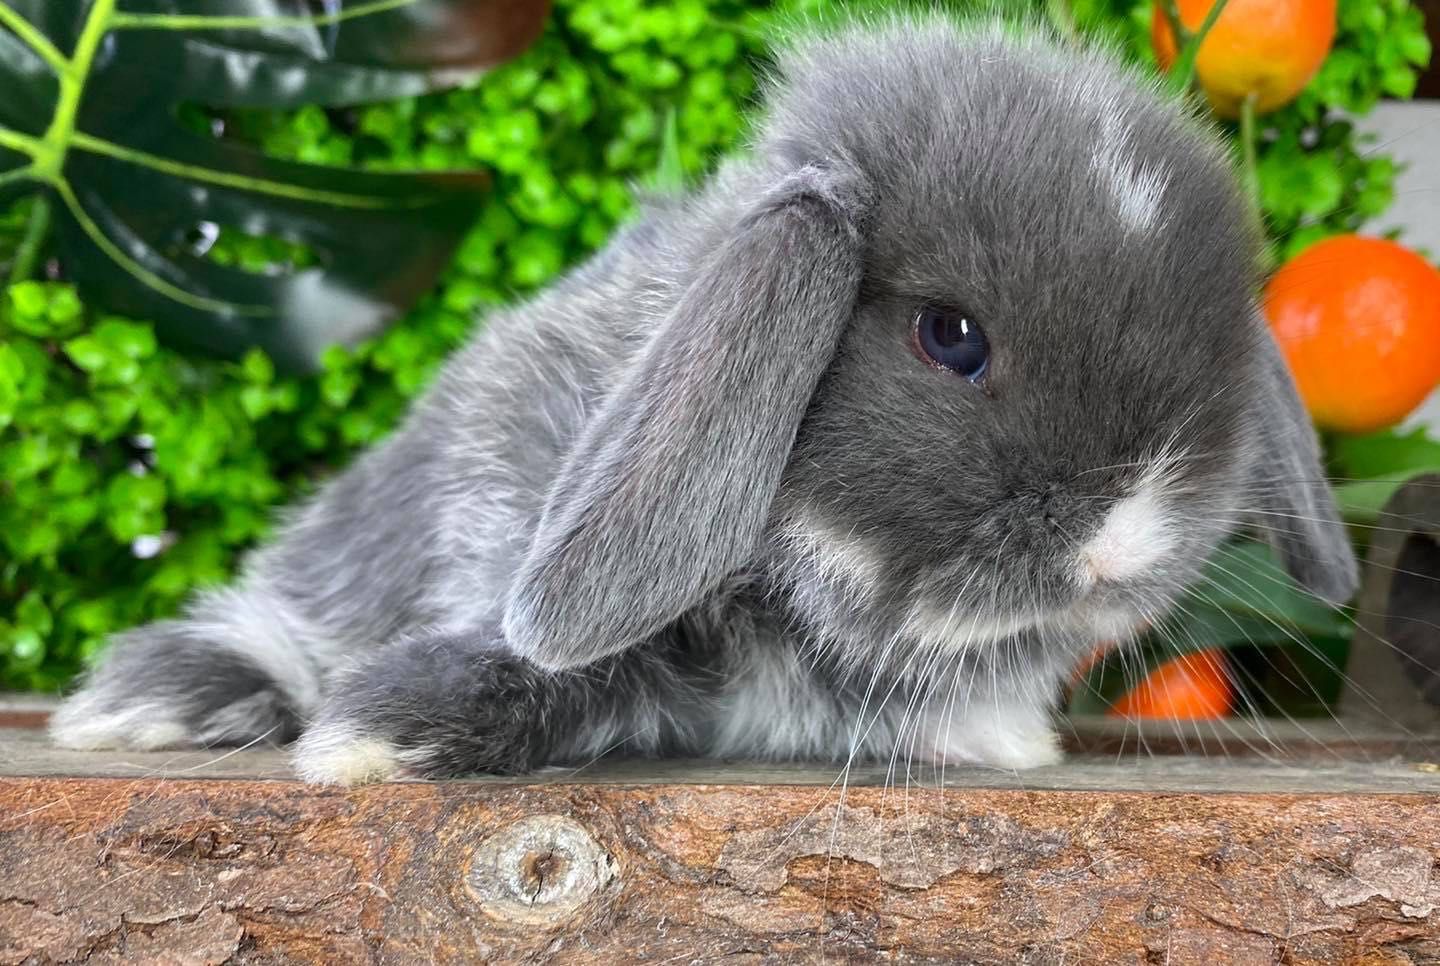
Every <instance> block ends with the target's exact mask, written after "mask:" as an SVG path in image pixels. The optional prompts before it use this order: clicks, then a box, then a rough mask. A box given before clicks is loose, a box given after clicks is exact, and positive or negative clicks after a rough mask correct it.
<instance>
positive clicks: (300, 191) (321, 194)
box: [70, 131, 428, 209]
mask: <svg viewBox="0 0 1440 966" xmlns="http://www.w3.org/2000/svg"><path fill="white" fill-rule="evenodd" d="M70 146H71V147H72V148H74V149H75V150H77V151H88V152H90V153H91V154H100V155H104V156H105V157H107V158H114V159H115V160H117V161H124V162H127V163H129V164H134V165H139V166H140V167H144V168H149V169H151V170H152V171H160V172H163V173H165V174H170V175H174V176H176V177H178V178H186V179H188V180H190V181H199V182H202V183H205V184H217V185H221V186H222V187H226V188H236V189H238V190H240V191H252V192H254V193H255V194H263V195H272V196H274V197H277V198H294V199H295V200H297V201H311V202H316V203H319V204H326V205H334V206H335V207H337V208H374V209H384V208H406V207H416V206H418V205H423V204H426V203H428V202H427V200H426V199H424V198H416V199H415V200H413V201H407V200H406V199H403V198H397V199H388V198H374V197H371V196H369V195H357V194H348V193H346V192H342V191H326V190H324V189H321V188H309V187H304V186H302V185H292V184H286V183H284V182H281V181H271V180H268V179H266V178H252V177H250V176H249V175H239V174H230V173H229V172H226V171H213V170H211V169H210V168H203V167H200V166H198V165H193V164H184V163H182V162H179V161H171V160H170V159H169V158H163V157H161V156H160V155H158V154H150V153H149V152H147V151H137V150H135V149H134V148H127V147H125V146H123V145H120V144H115V143H113V142H110V141H106V140H104V139H103V138H97V137H93V136H91V135H89V134H86V133H85V132H84V131H75V132H74V133H73V134H71V136H70Z"/></svg>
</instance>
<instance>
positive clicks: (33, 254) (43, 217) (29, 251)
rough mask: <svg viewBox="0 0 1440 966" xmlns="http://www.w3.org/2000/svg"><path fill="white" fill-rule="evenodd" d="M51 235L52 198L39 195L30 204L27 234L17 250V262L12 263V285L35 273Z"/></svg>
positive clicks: (21, 239) (26, 226)
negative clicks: (41, 253)
mask: <svg viewBox="0 0 1440 966" xmlns="http://www.w3.org/2000/svg"><path fill="white" fill-rule="evenodd" d="M49 234H50V197H49V195H45V194H38V195H36V196H35V200H34V201H32V202H31V203H30V217H29V218H28V219H26V222H25V234H24V235H23V236H21V238H20V244H19V246H18V247H16V249H15V260H14V261H13V262H11V263H10V284H11V285H15V284H16V283H18V282H24V281H26V280H28V279H29V278H30V276H31V275H33V274H34V273H35V265H36V263H37V262H39V261H40V252H41V250H42V248H43V247H44V245H45V238H46V236H48V235H49Z"/></svg>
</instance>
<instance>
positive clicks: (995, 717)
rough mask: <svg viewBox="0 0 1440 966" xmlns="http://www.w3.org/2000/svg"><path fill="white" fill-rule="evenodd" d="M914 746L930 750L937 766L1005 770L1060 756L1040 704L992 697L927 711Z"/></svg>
mask: <svg viewBox="0 0 1440 966" xmlns="http://www.w3.org/2000/svg"><path fill="white" fill-rule="evenodd" d="M916 750H917V751H920V750H923V751H924V752H925V753H927V754H930V755H932V756H933V757H934V759H935V763H936V764H937V765H940V764H943V765H962V764H964V765H984V766H987V767H990V768H1003V769H1006V770H1007V771H1019V770H1021V769H1025V768H1041V767H1044V766H1045V765H1056V764H1059V763H1060V762H1061V761H1062V760H1064V757H1065V754H1064V752H1063V751H1061V750H1060V736H1059V735H1057V734H1056V733H1055V729H1054V728H1052V727H1051V725H1050V716H1049V714H1048V713H1047V712H1046V711H1045V709H1044V708H1036V707H1033V706H1030V705H1024V704H995V703H991V702H985V703H977V704H974V705H972V706H971V707H969V708H965V709H963V710H962V709H957V708H948V709H938V708H937V709H935V710H933V711H931V712H929V713H927V714H926V716H925V719H924V721H923V723H922V725H921V731H920V738H919V743H917V745H916Z"/></svg>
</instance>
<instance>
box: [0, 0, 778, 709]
mask: <svg viewBox="0 0 1440 966" xmlns="http://www.w3.org/2000/svg"><path fill="white" fill-rule="evenodd" d="M0 2H6V0H0ZM757 12H763V10H758V9H752V7H751V5H748V4H745V3H742V2H738V0H681V2H677V3H674V4H668V5H665V6H663V7H658V6H646V5H642V4H640V3H638V2H623V0H622V2H614V0H559V2H557V4H556V9H555V11H554V16H553V17H552V19H551V22H550V23H549V24H548V26H547V28H546V32H545V34H544V35H543V36H542V37H541V38H540V40H539V41H538V43H537V44H536V45H535V46H534V47H533V48H532V49H531V50H530V51H529V52H527V53H525V54H524V55H522V56H521V57H519V58H518V59H517V60H515V61H513V62H512V63H510V64H509V65H507V66H505V67H502V68H500V69H498V70H496V71H494V72H493V73H491V74H489V75H487V76H486V77H485V78H484V80H483V82H481V83H479V84H470V85H467V86H466V87H464V88H462V89H458V90H452V91H448V92H441V93H431V94H426V95H423V96H418V97H411V98H407V99H402V100H397V101H391V102H386V103H380V104H375V105H370V106H361V107H352V108H343V109H342V108H328V107H320V106H314V105H311V106H305V107H300V108H297V109H295V110H287V111H273V110H261V109H257V108H254V107H230V108H225V109H221V110H214V111H198V110H193V109H192V110H190V111H189V112H188V113H187V114H186V115H185V121H186V123H187V124H189V125H191V126H192V127H194V128H199V129H201V130H206V131H208V130H210V129H212V128H214V129H219V128H222V127H223V128H224V129H225V133H226V138H227V140H229V141H234V142H236V143H241V144H250V145H255V146H257V147H259V148H260V149H261V150H262V151H263V152H264V153H265V154H266V155H267V156H268V157H270V158H272V159H275V160H278V161H302V162H307V163H320V164H338V165H355V166H358V167H362V168H366V169H369V170H372V171H397V170H408V169H422V170H432V171H433V170H482V171H485V172H486V173H487V174H488V175H489V176H490V177H491V179H492V181H493V186H494V190H493V192H492V193H491V194H490V195H488V196H487V198H486V200H485V201H484V203H483V206H482V208H481V211H480V215H479V218H478V220H477V221H476V224H475V226H474V227H473V229H472V230H471V231H470V232H469V233H468V234H467V235H466V236H465V238H464V240H463V241H462V242H461V244H460V245H459V247H458V249H457V250H456V254H455V257H454V259H453V261H452V263H451V265H450V266H449V268H448V270H447V271H446V273H445V275H444V277H443V278H442V280H441V282H440V284H439V285H438V286H437V287H435V288H434V289H433V291H431V292H430V293H428V294H427V295H426V296H425V297H424V298H423V299H422V300H421V301H420V303H419V304H418V305H417V307H416V308H415V309H414V310H413V311H411V312H410V313H409V314H408V315H406V316H405V317H404V318H403V319H402V320H401V321H400V322H398V323H397V324H395V325H394V326H392V327H391V328H389V329H387V330H385V331H384V332H382V333H380V334H378V335H376V336H374V337H372V338H370V339H367V340H365V341H362V342H361V343H359V344H358V345H356V346H355V347H354V348H353V349H350V350H345V349H339V348H333V349H331V350H329V351H328V352H326V353H325V354H324V356H323V363H324V369H323V371H322V372H319V373H317V374H315V375H313V376H292V375H286V374H284V373H283V372H278V371H277V370H276V368H275V366H274V365H272V363H271V361H270V360H269V359H268V358H267V357H266V356H265V355H264V354H263V353H261V352H250V353H248V354H246V355H244V356H243V357H242V358H241V359H239V360H238V361H234V362H226V361H215V360H208V359H203V358H198V357H194V356H188V355H184V354H182V353H180V352H179V351H177V350H175V349H173V348H171V347H169V346H167V345H166V344H164V343H163V342H161V341H160V340H158V339H156V338H155V332H156V325H155V324H154V323H153V322H151V321H145V320H135V319H126V318H120V317H117V316H114V315H112V314H110V313H107V312H106V311H104V310H103V309H102V308H101V307H100V306H99V305H98V304H90V303H87V302H82V301H81V300H80V299H79V298H77V296H76V291H75V288H74V287H73V286H72V285H71V284H70V282H69V281H68V277H69V276H68V274H67V273H68V272H69V271H70V266H69V264H68V263H67V260H66V259H64V258H63V257H62V258H58V259H57V258H56V256H57V254H59V252H58V250H57V249H56V248H54V247H53V245H46V246H45V247H44V248H43V249H42V250H40V252H39V253H38V254H39V257H38V259H37V261H36V265H37V266H38V269H37V272H36V273H34V274H38V275H39V276H40V277H31V278H26V279H24V280H22V281H18V282H17V283H15V284H12V285H10V286H9V288H8V289H0V688H7V687H8V688H22V689H41V690H44V689H53V688H56V687H59V686H60V685H62V684H63V683H64V682H65V681H66V680H68V679H69V677H70V676H71V675H73V674H74V673H75V671H76V670H77V669H78V668H79V667H80V666H81V664H82V662H83V661H84V660H85V659H86V658H87V657H89V656H90V655H92V654H93V653H94V652H95V651H96V649H97V648H98V647H99V645H100V644H101V642H102V641H103V640H104V638H105V636H106V635H108V634H110V633H112V632H114V631H116V630H119V629H122V628H124V627H127V626H130V625H132V624H135V623H138V622H141V621H144V620H150V619H153V618H156V617H160V616H163V615H165V614H168V613H171V612H173V611H174V610H175V608H176V607H177V606H178V605H179V603H180V602H181V601H182V600H183V598H184V597H185V596H186V595H187V594H188V593H189V592H190V591H191V590H192V589H193V588H194V587H196V586H199V585H203V584H209V583H216V582H219V581H221V580H223V579H225V578H226V577H227V576H228V575H229V574H230V573H231V572H232V570H233V568H234V567H235V566H236V564H237V561H238V558H239V554H240V553H241V552H242V551H243V550H244V549H245V548H247V547H249V546H251V545H253V544H254V543H255V542H256V541H257V540H258V539H260V538H261V537H262V535H263V534H264V533H265V532H266V530H267V528H268V526H269V523H270V520H271V518H272V513H273V508H274V507H275V506H276V505H277V504H281V503H284V502H287V501H290V500H293V499H296V498H299V497H303V496H304V494H305V493H307V492H309V491H310V490H311V489H313V487H314V485H315V484H316V483H317V482H318V481H319V480H321V479H323V478H324V477H325V476H327V475H328V474H329V473H331V472H333V470H334V468H335V467H337V466H339V465H342V464H343V463H344V462H345V461H346V459H348V458H349V457H350V456H351V455H352V454H353V453H354V452H355V451H356V450H358V449H360V448H362V447H363V446H365V445H367V444H369V443H371V442H373V441H374V440H375V439H377V438H378V437H379V436H380V435H381V434H383V433H384V432H385V431H386V430H387V429H388V428H389V427H390V426H392V425H393V424H394V423H395V421H396V420H397V419H398V418H399V416H400V415H401V414H402V413H403V411H404V408H405V406H406V404H407V402H408V400H409V399H410V398H411V397H412V396H413V395H414V394H415V393H416V392H417V391H419V389H420V388H421V387H422V386H423V385H424V384H425V383H426V381H427V380H428V378H429V376H430V374H431V373H432V372H433V370H434V368H435V366H436V364H437V363H438V362H439V361H440V360H441V359H442V358H443V357H444V356H445V355H446V354H447V353H448V352H449V351H450V350H451V349H452V348H454V347H455V346H456V345H457V344H458V343H459V342H460V341H462V340H463V339H464V338H465V336H466V335H467V334H468V333H469V332H470V330H471V328H472V326H473V325H474V324H475V320H476V319H477V318H478V317H480V316H482V315H483V313H484V311H485V310H486V309H487V308H489V307H491V306H494V305H498V304H500V303H503V302H509V301H511V300H513V299H515V298H517V297H523V295H524V294H525V293H526V292H529V291H532V290H534V289H536V288H538V287H539V286H541V285H543V284H544V283H545V282H546V281H548V280H549V279H550V278H552V277H553V276H554V275H555V274H556V273H557V272H559V271H561V270H563V269H564V268H565V267H567V266H568V265H570V264H573V263H574V262H575V261H576V260H578V259H579V258H581V257H583V256H584V255H585V254H586V253H588V252H589V251H591V250H593V249H594V248H595V247H597V246H598V245H600V244H601V243H603V241H604V240H605V239H606V238H607V237H608V235H609V233H610V232H611V230H612V229H613V227H614V226H615V224H616V223H617V222H619V221H620V220H621V219H623V218H624V217H626V216H627V215H628V213H629V212H630V211H631V210H632V208H633V204H634V200H633V192H632V183H633V182H635V181H637V180H645V179H647V178H648V177H649V176H650V175H651V174H652V173H653V172H654V171H655V169H656V167H657V161H658V158H659V156H660V148H661V144H662V142H663V141H664V140H665V132H666V130H667V128H668V127H670V126H671V125H670V123H669V122H667V119H668V118H672V117H673V130H674V139H673V145H674V151H673V152H672V154H673V158H674V159H678V162H679V167H680V168H682V169H683V170H684V171H686V172H690V173H692V174H693V173H696V172H699V171H701V170H703V169H704V168H705V167H706V166H707V165H708V164H709V163H710V160H711V159H712V158H713V157H715V156H716V155H717V154H718V153H719V152H720V151H722V150H724V149H726V148H728V147H730V146H732V145H733V144H734V143H735V141H736V139H737V137H738V135H739V134H740V132H741V129H742V120H741V118H742V108H743V106H744V104H745V101H746V99H747V97H748V96H749V92H750V90H751V88H752V86H753V71H754V67H753V58H754V56H755V55H756V54H757V53H758V51H759V49H760V48H759V39H758V32H757V31H756V30H755V28H754V25H753V19H754V17H755V15H756V13H757ZM0 36H5V35H4V33H3V31H0ZM0 109H3V108H0ZM672 167H673V166H672ZM669 177H670V178H671V179H672V180H673V178H674V177H675V175H674V172H673V171H672V172H671V174H670V176H669ZM657 187H658V186H657ZM31 204H32V202H31V201H29V200H24V201H21V202H19V203H18V204H16V205H15V206H13V207H11V208H10V209H9V210H8V211H6V210H5V209H4V206H3V205H0V271H3V272H9V271H11V269H12V267H13V264H14V257H15V252H16V246H18V243H19V240H20V238H21V236H22V235H23V234H24V232H25V226H26V225H27V224H28V223H30V222H29V217H30V214H31V211H32V209H31V207H30V206H31ZM289 255H290V253H288V252H287V251H285V250H284V249H283V247H282V246H281V245H280V244H279V243H278V242H277V241H276V240H275V239H273V238H251V237H246V236H235V235H231V234H229V233H226V234H225V235H222V237H221V238H220V239H219V241H218V242H217V243H216V245H215V248H214V249H213V251H212V252H211V253H210V257H211V258H212V259H215V260H216V261H218V262H221V263H224V264H229V265H236V266H240V267H243V268H246V269H248V270H250V271H262V272H263V271H265V270H267V269H268V268H269V266H271V265H272V264H274V263H275V262H277V261H281V260H283V259H285V258H288V257H289ZM26 274H31V273H26ZM47 276H48V277H47ZM57 276H58V277H57Z"/></svg>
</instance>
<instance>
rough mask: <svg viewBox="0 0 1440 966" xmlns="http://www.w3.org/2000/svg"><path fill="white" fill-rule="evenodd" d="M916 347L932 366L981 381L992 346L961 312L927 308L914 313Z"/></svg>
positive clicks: (937, 307) (942, 308) (975, 325)
mask: <svg viewBox="0 0 1440 966" xmlns="http://www.w3.org/2000/svg"><path fill="white" fill-rule="evenodd" d="M914 338H915V348H916V349H918V350H919V352H920V354H921V355H922V356H924V357H925V358H926V359H927V360H928V361H929V362H930V363H931V364H932V365H935V366H938V367H940V368H941V369H948V370H949V371H951V372H954V373H957V374H959V375H962V376H964V377H965V378H966V379H969V380H970V381H971V382H977V381H979V379H980V377H981V376H983V375H984V374H985V367H986V365H987V364H988V363H989V362H990V343H989V342H987V341H986V339H985V333H984V332H983V331H981V329H980V326H979V325H977V324H976V323H975V322H974V321H972V320H971V319H970V318H969V317H968V316H967V315H966V313H964V312H962V311H960V310H959V309H949V308H944V307H942V306H937V305H927V306H925V307H924V308H923V309H921V310H920V311H919V312H917V313H916V314H915V336H914Z"/></svg>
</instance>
